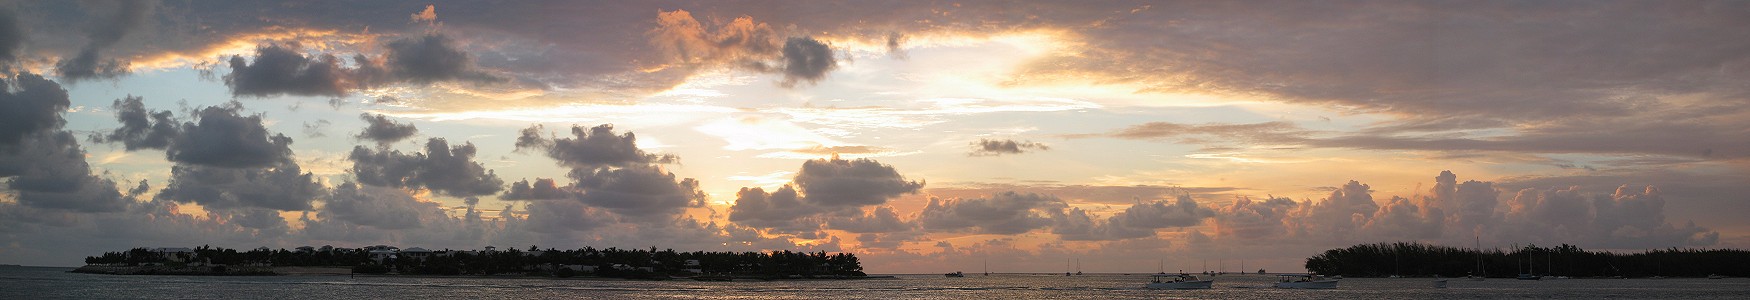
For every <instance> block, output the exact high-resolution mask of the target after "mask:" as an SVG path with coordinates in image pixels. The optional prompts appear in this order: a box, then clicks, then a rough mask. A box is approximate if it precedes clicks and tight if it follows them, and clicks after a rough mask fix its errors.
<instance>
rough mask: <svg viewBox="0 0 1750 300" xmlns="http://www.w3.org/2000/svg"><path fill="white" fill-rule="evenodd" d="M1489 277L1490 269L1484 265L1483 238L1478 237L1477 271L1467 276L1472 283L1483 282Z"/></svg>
mask: <svg viewBox="0 0 1750 300" xmlns="http://www.w3.org/2000/svg"><path fill="white" fill-rule="evenodd" d="M1488 276H1489V269H1488V268H1487V267H1485V266H1484V265H1483V237H1482V236H1480V235H1479V236H1477V271H1476V272H1475V273H1471V274H1470V275H1469V276H1465V279H1470V281H1483V280H1484V278H1486V277H1488Z"/></svg>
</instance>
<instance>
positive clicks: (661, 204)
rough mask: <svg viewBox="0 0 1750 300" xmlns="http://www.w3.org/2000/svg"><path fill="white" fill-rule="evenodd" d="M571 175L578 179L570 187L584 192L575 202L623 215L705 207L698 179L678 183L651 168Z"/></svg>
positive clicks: (642, 215)
mask: <svg viewBox="0 0 1750 300" xmlns="http://www.w3.org/2000/svg"><path fill="white" fill-rule="evenodd" d="M570 176H571V178H572V179H575V180H577V183H575V184H574V185H573V187H574V188H576V189H577V190H580V191H582V192H583V194H582V195H578V197H577V200H578V201H582V202H583V203H584V204H589V205H590V206H595V207H601V208H605V209H607V210H608V211H611V212H614V213H616V214H619V215H623V216H628V217H633V218H646V217H660V216H672V215H675V214H679V213H680V212H681V210H682V209H685V208H688V207H701V206H704V205H705V192H702V191H699V182H698V181H697V180H693V179H692V178H686V179H679V180H677V179H676V178H675V176H674V173H669V172H666V171H663V170H662V169H661V168H658V167H657V166H654V165H644V166H631V167H623V168H614V169H607V168H603V169H595V170H594V171H590V170H585V169H573V170H572V171H571V174H570Z"/></svg>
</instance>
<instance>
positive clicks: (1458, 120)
mask: <svg viewBox="0 0 1750 300" xmlns="http://www.w3.org/2000/svg"><path fill="white" fill-rule="evenodd" d="M0 68H4V69H5V70H7V71H6V72H4V73H5V75H4V76H3V77H0V82H4V87H5V88H4V90H0V191H3V193H0V263H6V264H24V265H49V266H76V265H79V264H81V263H82V260H81V259H82V258H84V257H85V256H88V255H97V254H100V253H102V252H103V251H117V250H124V249H128V248H133V247H189V246H198V245H213V246H220V247H230V248H241V249H253V248H256V247H264V246H265V247H270V248H293V247H298V246H305V245H311V246H321V245H333V246H337V247H362V246H369V245H395V246H400V247H424V248H430V249H445V248H447V249H478V248H481V247H485V246H498V247H512V248H525V247H527V246H530V245H538V246H540V247H541V248H560V249H571V248H580V247H586V246H588V247H596V248H608V247H619V248H648V247H658V248H673V249H676V250H683V251H693V250H706V251H769V250H792V251H828V252H850V253H855V254H857V255H858V256H860V257H863V259H862V260H863V262H864V266H865V268H866V271H869V272H870V273H940V272H951V271H967V272H973V271H980V270H982V268H983V267H984V263H985V262H987V261H988V262H989V268H990V271H992V272H1061V271H1064V270H1066V269H1071V268H1074V267H1073V266H1069V265H1068V264H1067V263H1066V262H1068V261H1080V263H1081V266H1080V267H1081V269H1082V270H1083V271H1087V272H1154V271H1157V270H1165V271H1172V270H1185V271H1189V272H1196V271H1201V270H1213V269H1219V270H1227V271H1238V270H1239V269H1240V265H1241V264H1244V265H1245V266H1246V268H1248V269H1250V268H1264V269H1268V270H1270V271H1273V272H1295V271H1301V270H1304V268H1303V264H1304V259H1305V258H1306V257H1308V256H1311V255H1313V254H1316V253H1319V252H1321V251H1324V250H1326V249H1332V248H1340V247H1346V246H1349V245H1353V244H1357V243H1374V242H1391V241H1416V242H1424V243H1433V244H1442V245H1451V246H1461V247H1477V246H1479V245H1480V246H1481V247H1486V248H1506V247H1512V246H1513V245H1526V244H1537V245H1557V244H1572V245H1577V246H1580V247H1584V248H1588V249H1604V250H1618V251H1638V250H1641V249H1655V248H1668V247H1695V248H1731V247H1739V248H1741V247H1750V219H1745V218H1743V217H1742V215H1740V214H1742V213H1743V212H1746V211H1750V201H1747V200H1750V199H1746V197H1750V196H1746V195H1750V82H1747V81H1745V80H1746V79H1745V78H1750V2H1743V1H1465V2H1448V1H1221V2H1209V1H1186V2H1177V1H1091V2H1084V1H1074V2H1069V1H1038V2H1032V1H962V2H954V1H697V2H693V1H509V2H500V1H435V2H403V1H369V2H365V3H355V2H351V1H287V2H268V1H216V2H214V1H18V2H11V1H8V2H5V3H3V4H0Z"/></svg>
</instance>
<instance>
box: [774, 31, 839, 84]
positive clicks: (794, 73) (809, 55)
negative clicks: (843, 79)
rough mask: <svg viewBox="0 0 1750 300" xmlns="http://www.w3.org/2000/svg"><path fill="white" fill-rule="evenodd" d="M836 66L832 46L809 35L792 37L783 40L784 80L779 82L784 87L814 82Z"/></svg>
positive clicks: (824, 76) (836, 62)
mask: <svg viewBox="0 0 1750 300" xmlns="http://www.w3.org/2000/svg"><path fill="white" fill-rule="evenodd" d="M838 67H839V65H838V61H837V60H834V59H833V53H832V46H828V45H827V44H826V43H822V42H820V41H819V40H815V39H814V38H810V37H792V38H789V39H786V40H784V81H782V82H779V84H780V85H783V86H784V87H795V86H796V85H797V84H802V83H807V84H814V83H816V82H819V81H820V80H821V79H823V78H826V73H827V72H831V71H832V70H833V69H837V68H838Z"/></svg>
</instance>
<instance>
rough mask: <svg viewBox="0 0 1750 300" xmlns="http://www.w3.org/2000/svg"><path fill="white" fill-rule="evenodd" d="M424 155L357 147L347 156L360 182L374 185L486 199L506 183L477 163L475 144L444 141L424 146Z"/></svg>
mask: <svg viewBox="0 0 1750 300" xmlns="http://www.w3.org/2000/svg"><path fill="white" fill-rule="evenodd" d="M425 151H426V152H425V153H418V152H415V153H412V154H402V153H401V151H398V150H389V149H382V150H379V151H372V150H371V149H368V148H365V147H364V146H355V147H353V149H352V154H351V155H350V156H348V157H347V159H348V160H351V161H352V162H353V166H352V173H353V174H354V175H357V176H358V180H359V182H360V183H363V184H367V185H374V186H386V187H405V188H427V189H431V190H433V191H436V192H438V193H442V194H447V195H451V196H457V197H468V196H484V195H491V194H495V193H498V191H499V190H502V189H503V185H504V180H501V179H499V178H498V175H497V174H494V173H493V171H492V170H487V169H486V167H484V166H482V165H481V164H480V163H478V162H474V153H475V151H477V150H476V149H475V148H474V144H473V143H466V144H462V145H458V146H455V147H450V145H449V142H448V141H446V140H444V139H443V138H432V139H430V140H428V141H426V143H425Z"/></svg>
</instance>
